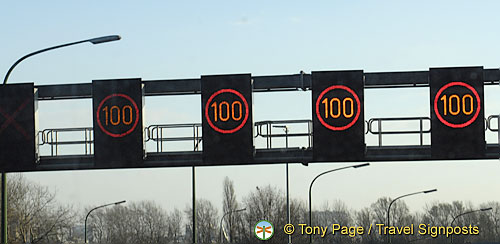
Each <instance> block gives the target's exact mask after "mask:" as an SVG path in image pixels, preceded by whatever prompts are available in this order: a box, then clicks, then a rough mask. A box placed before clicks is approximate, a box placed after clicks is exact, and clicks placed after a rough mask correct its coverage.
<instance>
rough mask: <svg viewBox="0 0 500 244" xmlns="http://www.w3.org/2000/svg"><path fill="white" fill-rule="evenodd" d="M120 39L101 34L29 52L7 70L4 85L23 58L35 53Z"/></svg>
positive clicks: (117, 36) (116, 36) (115, 36)
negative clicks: (85, 43)
mask: <svg viewBox="0 0 500 244" xmlns="http://www.w3.org/2000/svg"><path fill="white" fill-rule="evenodd" d="M120 39H121V37H120V36H119V35H111V36H101V37H96V38H92V39H87V40H82V41H77V42H71V43H66V44H62V45H58V46H53V47H49V48H45V49H42V50H38V51H36V52H32V53H29V54H27V55H25V56H23V57H22V58H20V59H18V60H17V61H16V62H15V63H14V64H13V65H12V66H11V67H10V69H9V71H7V74H6V75H5V78H4V79H3V84H4V85H5V84H7V80H8V79H9V76H10V73H11V72H12V70H14V68H15V67H16V66H17V65H18V64H19V63H21V62H22V61H23V60H25V59H27V58H29V57H31V56H33V55H37V54H39V53H43V52H46V51H50V50H54V49H58V48H62V47H67V46H73V45H76V44H80V43H84V42H90V43H92V44H94V45H95V44H101V43H105V42H112V41H118V40H120Z"/></svg>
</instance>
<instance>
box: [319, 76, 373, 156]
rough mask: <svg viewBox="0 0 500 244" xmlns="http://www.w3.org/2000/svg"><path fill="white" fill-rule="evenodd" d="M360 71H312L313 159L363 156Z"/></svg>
mask: <svg viewBox="0 0 500 244" xmlns="http://www.w3.org/2000/svg"><path fill="white" fill-rule="evenodd" d="M364 117H365V116H364V73H363V70H349V71H320V72H317V71H316V72H312V118H313V161H316V162H339V161H362V160H364V158H365V152H366V144H365V129H364V125H365V119H364Z"/></svg>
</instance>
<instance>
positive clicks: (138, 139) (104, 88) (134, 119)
mask: <svg viewBox="0 0 500 244" xmlns="http://www.w3.org/2000/svg"><path fill="white" fill-rule="evenodd" d="M143 98H144V96H143V90H142V84H141V79H120V80H97V81H92V103H93V108H94V109H93V111H94V112H93V116H94V145H95V146H94V160H95V167H97V168H119V167H133V166H137V165H140V164H141V163H142V160H143V157H144V152H145V150H144V137H143V123H142V109H143V105H144V102H143Z"/></svg>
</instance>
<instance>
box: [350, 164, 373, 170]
mask: <svg viewBox="0 0 500 244" xmlns="http://www.w3.org/2000/svg"><path fill="white" fill-rule="evenodd" d="M369 165H370V163H364V164H358V165H354V166H352V167H353V168H355V169H357V168H361V167H365V166H369Z"/></svg>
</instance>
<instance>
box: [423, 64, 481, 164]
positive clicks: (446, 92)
mask: <svg viewBox="0 0 500 244" xmlns="http://www.w3.org/2000/svg"><path fill="white" fill-rule="evenodd" d="M430 87H431V89H430V94H431V95H430V100H431V120H432V131H431V152H432V157H433V158H434V159H471V158H482V157H484V155H485V150H486V142H485V138H484V95H483V94H484V80H483V67H467V68H431V69H430Z"/></svg>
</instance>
